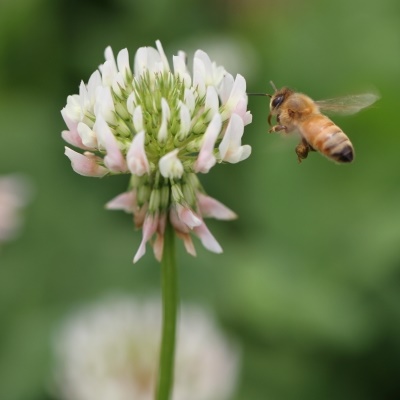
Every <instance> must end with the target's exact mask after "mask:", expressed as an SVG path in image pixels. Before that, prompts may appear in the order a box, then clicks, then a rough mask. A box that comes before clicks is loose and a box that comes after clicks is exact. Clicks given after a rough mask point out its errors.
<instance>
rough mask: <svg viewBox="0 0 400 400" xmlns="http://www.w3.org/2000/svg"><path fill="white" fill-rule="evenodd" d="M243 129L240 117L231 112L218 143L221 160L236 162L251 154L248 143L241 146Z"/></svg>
mask: <svg viewBox="0 0 400 400" xmlns="http://www.w3.org/2000/svg"><path fill="white" fill-rule="evenodd" d="M243 131H244V123H243V120H242V118H241V117H240V116H239V115H237V114H232V116H231V119H230V121H229V124H228V127H227V129H226V131H225V135H224V137H223V139H222V141H221V143H220V145H219V153H220V156H221V159H222V160H223V161H226V162H229V163H237V162H239V161H243V160H245V159H246V158H248V157H249V156H250V154H251V147H250V146H249V145H244V146H241V139H242V136H243Z"/></svg>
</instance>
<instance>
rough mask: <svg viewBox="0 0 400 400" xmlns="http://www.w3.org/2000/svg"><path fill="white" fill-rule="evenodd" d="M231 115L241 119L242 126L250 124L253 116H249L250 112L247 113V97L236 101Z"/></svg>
mask: <svg viewBox="0 0 400 400" xmlns="http://www.w3.org/2000/svg"><path fill="white" fill-rule="evenodd" d="M233 113H234V114H237V115H239V116H240V117H241V118H242V120H243V123H244V125H248V124H250V123H251V121H252V120H253V116H252V115H251V113H250V111H247V97H243V98H241V99H240V100H239V101H238V103H237V104H236V107H235V109H234V110H233Z"/></svg>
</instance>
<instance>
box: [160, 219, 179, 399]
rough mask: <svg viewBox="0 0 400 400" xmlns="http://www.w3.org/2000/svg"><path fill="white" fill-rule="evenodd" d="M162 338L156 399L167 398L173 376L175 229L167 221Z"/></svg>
mask: <svg viewBox="0 0 400 400" xmlns="http://www.w3.org/2000/svg"><path fill="white" fill-rule="evenodd" d="M161 290H162V308H163V319H162V324H163V326H162V339H161V352H160V365H159V371H158V387H157V394H156V400H169V399H170V397H171V393H172V386H173V378H174V356H175V333H176V321H177V314H178V277H177V267H176V257H175V231H174V229H173V227H172V225H171V224H170V223H169V222H167V226H166V228H165V236H164V251H163V256H162V261H161Z"/></svg>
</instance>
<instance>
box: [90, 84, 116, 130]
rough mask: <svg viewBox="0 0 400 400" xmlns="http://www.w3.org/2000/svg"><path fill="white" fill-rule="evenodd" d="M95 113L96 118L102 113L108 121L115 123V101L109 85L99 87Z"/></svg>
mask: <svg viewBox="0 0 400 400" xmlns="http://www.w3.org/2000/svg"><path fill="white" fill-rule="evenodd" d="M94 114H95V116H96V118H97V117H98V116H100V115H101V116H102V117H103V118H104V119H105V120H106V121H107V122H108V123H110V124H113V123H115V108H114V101H113V98H112V94H111V90H110V88H109V87H98V88H97V93H96V104H95V108H94Z"/></svg>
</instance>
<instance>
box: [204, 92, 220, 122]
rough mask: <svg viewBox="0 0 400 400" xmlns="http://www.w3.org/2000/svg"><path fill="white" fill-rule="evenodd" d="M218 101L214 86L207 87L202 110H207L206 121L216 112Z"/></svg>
mask: <svg viewBox="0 0 400 400" xmlns="http://www.w3.org/2000/svg"><path fill="white" fill-rule="evenodd" d="M218 108H219V102H218V94H217V91H216V90H215V87H214V86H208V87H207V93H206V100H205V105H204V110H205V111H208V112H209V114H208V115H207V117H208V121H210V120H211V118H212V117H213V116H214V115H215V114H216V113H217V112H218Z"/></svg>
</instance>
